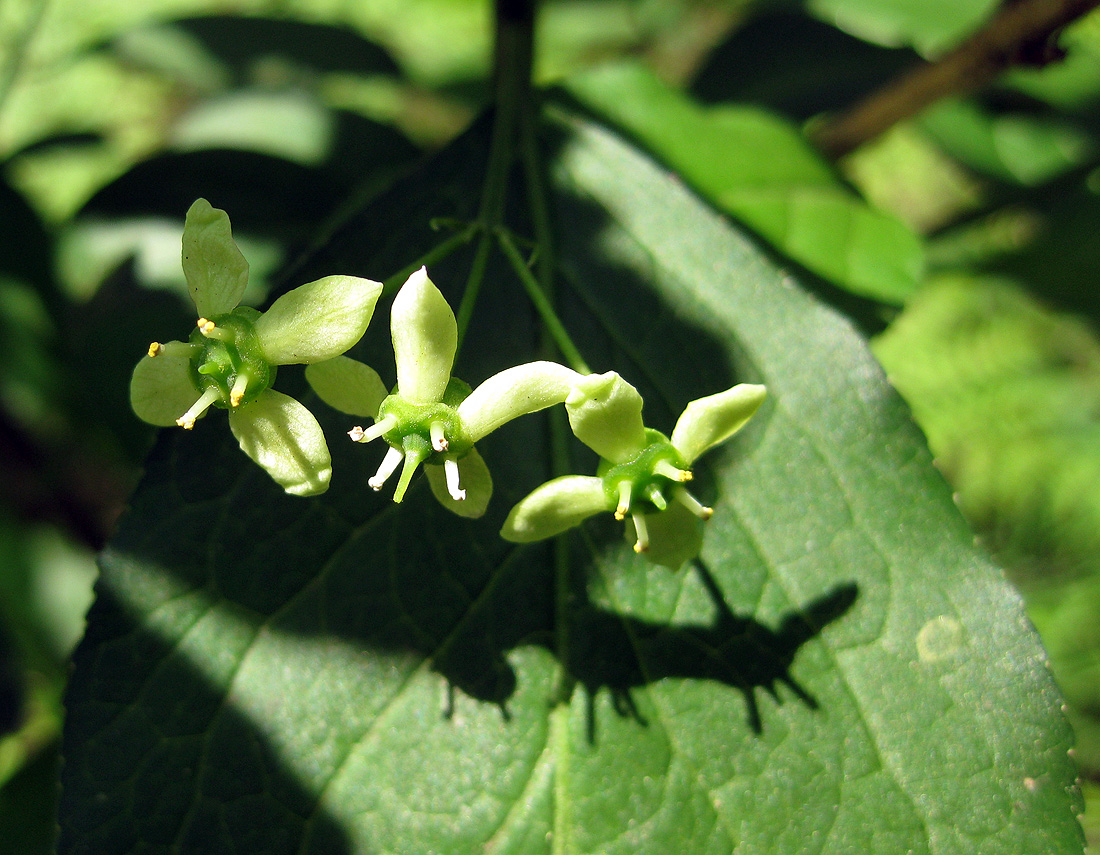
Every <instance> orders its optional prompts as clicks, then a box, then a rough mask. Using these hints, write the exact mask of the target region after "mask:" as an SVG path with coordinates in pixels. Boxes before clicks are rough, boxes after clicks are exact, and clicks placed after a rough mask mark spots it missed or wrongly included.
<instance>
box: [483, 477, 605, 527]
mask: <svg viewBox="0 0 1100 855" xmlns="http://www.w3.org/2000/svg"><path fill="white" fill-rule="evenodd" d="M614 507H615V503H614V502H611V503H610V504H609V503H608V500H607V496H606V494H605V493H604V489H603V480H602V479H601V478H596V477H594V476H592V475H563V476H562V477H560V478H555V479H553V480H552V481H547V482H546V483H545V484H543V485H541V486H539V487H536V488H535V489H534V490H532V491H531V492H530V493H528V494H527V496H525V497H524V498H523V499H520V501H519V502H517V503H516V505H515V507H513V508H512V510H511V511H510V512H509V513H508V518H507V519H506V520H505V521H504V526H503V527H502V528H501V530H500V536H501V537H503V538H504V539H505V540H509V541H511V542H512V543H532V542H534V541H536V540H545V539H546V538H548V537H553V536H554V535H556V534H561V533H562V532H563V531H566V530H568V529H571V528H573V527H574V526H577V525H580V524H581V523H582V522H584V521H585V520H586V519H588V518H589V517H590V516H592V515H593V514H598V513H600V512H602V511H610V510H612V509H613V508H614Z"/></svg>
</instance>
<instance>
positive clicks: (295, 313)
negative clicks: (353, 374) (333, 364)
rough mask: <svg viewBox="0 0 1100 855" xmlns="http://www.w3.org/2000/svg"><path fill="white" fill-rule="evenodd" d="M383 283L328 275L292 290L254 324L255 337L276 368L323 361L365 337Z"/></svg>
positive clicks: (355, 277)
mask: <svg viewBox="0 0 1100 855" xmlns="http://www.w3.org/2000/svg"><path fill="white" fill-rule="evenodd" d="M381 293H382V283H381V282H374V281H372V280H370V279H360V278H359V277H358V276H326V277H325V278H324V279H318V280H317V281H316V282H309V283H307V284H305V285H301V286H299V287H297V288H295V289H294V290H293V291H288V292H287V293H286V294H284V295H283V296H282V297H280V298H279V299H278V300H276V301H275V302H274V303H272V304H271V308H270V309H268V310H267V311H266V312H264V313H263V314H262V315H261V316H260V317H259V318H257V320H256V338H257V340H258V341H259V343H260V349H261V350H263V352H264V356H265V357H267V360H268V361H269V362H271V363H273V364H275V365H290V364H294V363H300V362H305V363H313V362H321V361H323V360H325V359H331V358H332V357H334V356H339V355H340V354H341V353H343V352H344V351H346V350H347V349H348V348H350V347H351V346H352V345H354V344H355V343H356V342H358V341H359V339H361V338H362V337H363V333H364V332H366V329H367V324H369V323H370V319H371V316H372V315H373V314H374V305H375V303H377V302H378V295H379V294H381Z"/></svg>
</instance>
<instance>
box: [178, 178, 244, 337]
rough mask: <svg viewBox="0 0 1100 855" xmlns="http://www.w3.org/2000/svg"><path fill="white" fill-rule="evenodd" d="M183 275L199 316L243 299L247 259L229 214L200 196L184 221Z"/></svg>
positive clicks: (218, 311) (220, 310) (216, 312)
mask: <svg viewBox="0 0 1100 855" xmlns="http://www.w3.org/2000/svg"><path fill="white" fill-rule="evenodd" d="M183 275H184V276H185V277H186V278H187V290H188V291H189V292H190V294H191V299H192V300H194V301H195V308H196V309H197V310H198V313H199V316H200V317H203V318H212V317H214V316H216V315H220V314H223V313H224V312H228V311H229V310H230V309H232V308H234V307H235V306H236V305H237V304H238V303H239V302H240V301H241V295H242V294H243V293H244V289H245V286H246V285H247V284H248V262H247V261H245V260H244V256H243V255H241V251H240V250H239V249H237V245H236V244H235V243H234V242H233V234H232V231H231V230H230V227H229V215H228V214H226V213H225V211H223V210H221V209H220V208H213V207H211V206H210V203H209V202H207V201H206V200H205V199H197V200H196V201H195V203H194V204H193V205H192V206H191V207H190V208H189V209H188V210H187V219H186V221H185V222H184V224H183Z"/></svg>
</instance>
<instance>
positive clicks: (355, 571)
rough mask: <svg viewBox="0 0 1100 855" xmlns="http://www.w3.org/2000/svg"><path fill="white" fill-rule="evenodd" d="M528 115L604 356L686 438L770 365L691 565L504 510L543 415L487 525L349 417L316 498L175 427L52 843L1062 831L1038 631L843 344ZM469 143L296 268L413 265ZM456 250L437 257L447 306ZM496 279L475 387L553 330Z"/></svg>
mask: <svg viewBox="0 0 1100 855" xmlns="http://www.w3.org/2000/svg"><path fill="white" fill-rule="evenodd" d="M546 130H547V134H546V138H545V140H544V142H545V144H546V146H547V151H548V157H549V159H550V164H549V165H550V173H551V187H550V196H551V199H552V202H553V210H554V214H555V220H554V228H555V230H556V239H557V240H556V245H557V250H558V259H559V271H560V273H561V278H560V281H559V289H558V299H559V308H560V311H561V314H562V318H563V321H564V323H565V325H566V327H567V328H568V329H569V330H570V332H571V333H572V334H573V336H574V337H575V339H576V340H577V341H578V342H579V343H580V345H581V349H582V351H583V352H584V355H585V357H586V359H587V360H588V361H589V362H590V364H592V365H593V366H595V367H599V368H604V369H608V368H613V369H614V370H617V371H619V372H620V373H622V374H623V375H624V376H625V377H627V378H628V379H629V380H631V381H632V382H634V383H636V384H637V385H638V387H639V389H640V391H641V392H642V393H643V395H644V397H645V400H646V408H645V415H646V419H647V422H648V423H649V424H651V425H652V426H653V427H655V428H656V429H658V430H663V431H666V432H667V431H669V430H671V428H672V422H673V420H674V418H675V416H676V415H677V414H679V413H680V412H681V411H682V409H683V407H684V406H685V405H686V404H687V402H688V401H690V400H694V399H696V398H699V397H702V396H703V395H705V394H709V393H713V392H716V391H720V390H722V389H725V388H728V387H729V386H731V385H733V383H734V382H740V381H745V382H754V383H764V384H766V385H767V387H768V399H767V401H765V403H764V405H763V406H762V408H761V410H760V412H758V413H757V415H756V416H755V417H754V418H753V420H752V421H751V422H750V423H749V424H748V426H747V427H746V428H745V430H743V431H742V432H741V433H740V434H738V436H737V437H735V438H734V439H733V440H732V441H731V442H729V443H727V444H726V445H724V446H722V448H721V449H717V450H715V451H714V452H712V453H711V454H709V455H708V456H707V457H705V458H704V459H703V461H701V463H700V465H699V466H698V467H697V469H696V482H695V484H694V485H693V491H694V490H698V493H699V495H700V497H701V498H703V499H705V500H706V501H708V503H710V504H712V505H713V506H714V507H715V515H714V518H713V519H712V520H711V521H710V522H709V523H708V524H707V529H706V533H705V540H704V548H703V552H702V559H701V561H699V562H697V563H694V564H691V565H689V566H688V568H686V569H685V570H684V571H682V572H679V573H671V572H669V571H668V570H665V569H663V568H660V567H653V566H652V565H649V564H647V563H645V561H644V560H642V559H641V558H640V557H638V556H636V555H634V553H633V552H632V550H631V548H630V546H629V544H627V543H626V542H625V541H624V539H623V536H622V526H621V524H617V523H615V521H614V520H613V519H611V518H610V515H606V518H604V517H603V516H599V517H594V518H593V519H592V520H590V521H588V522H586V523H585V524H584V526H583V527H582V528H581V529H578V530H574V532H573V533H572V534H571V535H570V536H569V537H568V538H566V539H563V541H562V542H561V543H556V544H555V543H551V544H532V545H521V546H515V545H512V544H507V543H505V542H504V541H502V540H501V539H500V538H499V537H498V536H497V534H496V533H497V531H498V530H499V528H500V525H501V522H502V520H503V518H504V516H505V514H506V513H507V510H508V508H509V507H510V505H511V504H512V503H513V502H515V501H516V500H518V499H519V498H520V497H521V496H523V495H525V494H526V493H527V492H528V491H530V490H531V489H532V488H533V487H534V486H536V485H537V484H538V483H540V482H542V481H544V480H546V479H547V477H549V475H550V474H551V473H550V463H549V461H550V448H549V444H548V442H547V435H548V429H549V430H563V429H564V428H563V426H562V425H561V424H560V422H561V421H562V420H561V419H560V418H558V419H557V427H553V425H554V424H555V422H554V419H553V418H547V417H545V416H541V415H535V416H528V417H524V418H523V419H520V420H517V421H514V422H511V423H509V424H508V425H506V426H504V427H502V428H501V429H500V430H497V431H495V432H494V433H493V434H491V435H490V436H488V437H486V438H485V440H483V441H482V442H481V443H479V446H478V447H479V451H480V452H481V453H482V454H483V455H484V457H485V460H486V463H487V464H488V466H489V468H490V470H491V471H492V474H493V480H494V482H495V484H496V489H495V492H494V496H493V500H492V502H491V503H490V505H489V509H488V511H487V513H486V515H485V517H483V518H482V519H480V520H466V519H462V518H459V517H457V516H455V515H453V514H451V513H449V512H448V511H446V510H445V509H443V508H441V507H439V505H438V503H436V502H435V500H434V498H432V497H431V496H430V495H429V492H430V491H429V490H428V489H427V488H426V485H425V479H423V478H419V479H417V480H416V481H414V484H413V487H412V489H410V491H409V494H408V495H407V496H406V497H405V501H404V502H403V503H402V504H401V505H395V504H393V503H392V502H390V501H388V498H387V497H386V495H385V494H384V493H373V492H372V491H369V490H367V489H365V488H364V480H365V478H366V477H367V475H369V474H370V472H372V471H373V469H374V468H375V467H376V466H377V463H378V460H379V459H380V456H381V450H378V449H372V448H371V447H370V446H361V445H357V444H355V443H350V442H347V443H338V444H335V445H334V447H333V450H332V451H333V469H334V475H333V478H332V485H331V489H330V490H329V491H328V492H327V493H326V494H325V495H324V496H323V497H319V498H317V499H310V500H302V499H292V498H288V497H286V496H284V495H283V494H282V492H281V491H280V490H279V489H278V488H277V487H276V485H274V484H273V483H272V482H271V481H270V479H268V478H267V476H266V475H265V474H264V473H263V472H261V471H259V470H257V469H255V468H254V467H251V466H250V465H247V462H246V461H245V460H244V458H243V456H242V455H240V453H239V452H237V451H235V450H233V449H230V448H229V446H230V445H231V440H229V439H228V437H227V436H226V435H225V432H224V430H223V431H221V432H218V431H214V430H211V429H209V428H208V426H206V425H204V424H202V423H200V424H198V425H197V426H196V429H195V431H194V432H192V433H189V434H188V433H184V432H183V431H171V432H162V436H161V442H160V444H159V445H158V447H157V449H156V450H155V451H154V453H153V455H152V456H151V458H150V460H149V463H148V470H147V474H146V476H145V479H144V481H143V483H142V485H141V487H140V488H139V490H138V492H137V493H136V495H135V496H134V498H133V502H132V507H131V510H130V511H129V512H128V514H127V515H126V517H125V518H124V520H123V521H122V522H121V524H120V529H119V532H118V534H117V536H116V537H115V538H114V540H113V541H112V543H111V545H110V547H109V548H108V549H107V550H106V551H105V553H104V554H103V558H102V571H103V575H102V579H101V582H100V585H99V589H98V590H99V597H98V600H97V602H96V604H95V606H94V607H93V609H92V611H91V614H90V616H89V630H88V634H87V636H86V638H85V639H84V641H83V643H82V645H81V647H80V648H79V650H78V652H77V654H76V657H75V670H74V673H73V677H72V681H71V683H70V688H69V692H68V697H67V711H68V712H67V718H66V725H65V726H66V733H65V746H64V753H65V763H64V768H63V793H62V807H61V828H62V830H61V841H60V848H59V851H60V853H61V855H71V854H72V853H77V852H104V851H111V852H117V853H136V852H147V851H157V850H161V851H172V852H177V853H209V852H218V851H239V852H265V853H266V852H271V853H283V852H286V853H326V854H327V855H332V853H335V855H342V853H377V852H400V853H420V852H446V853H454V855H462V853H483V852H486V851H492V852H495V853H523V855H530V853H551V852H554V853H565V852H568V853H596V852H598V853H601V855H617V853H631V855H651V853H654V854H655V853H661V855H664V853H669V852H684V853H732V852H734V851H739V852H753V853H757V852H759V853H768V852H784V853H790V852H799V853H858V855H863V853H868V852H872V853H878V852H883V853H887V852H889V853H892V852H913V853H943V855H947V853H958V852H978V853H1019V852H1043V853H1071V852H1072V853H1079V852H1080V851H1081V841H1082V837H1081V832H1080V829H1079V827H1078V826H1077V822H1076V819H1075V814H1076V811H1077V810H1078V809H1079V799H1078V797H1077V795H1076V793H1075V791H1074V789H1073V780H1074V770H1073V767H1072V764H1071V762H1070V760H1069V758H1068V757H1067V754H1066V751H1067V749H1068V747H1069V739H1070V736H1069V731H1068V728H1067V726H1066V724H1065V722H1064V721H1063V720H1062V719H1061V717H1060V713H1059V704H1060V698H1059V696H1058V694H1057V692H1056V690H1055V688H1054V686H1053V683H1052V681H1051V678H1050V674H1049V672H1048V671H1047V669H1046V667H1045V665H1044V655H1043V652H1042V650H1041V648H1040V647H1039V644H1038V641H1037V639H1036V636H1035V635H1034V633H1033V631H1032V630H1031V629H1030V626H1029V625H1028V623H1027V621H1026V620H1025V619H1024V617H1023V614H1022V611H1021V608H1020V603H1019V599H1018V597H1017V596H1016V594H1015V593H1014V592H1013V591H1012V590H1011V589H1010V588H1009V587H1008V586H1007V585H1006V583H1005V582H1004V581H1003V579H1002V577H1001V575H1000V573H999V572H998V571H997V569H996V568H995V567H993V566H992V565H991V564H990V563H989V561H988V560H987V559H986V557H985V556H984V555H983V554H982V553H981V552H980V551H978V550H977V549H976V548H975V547H974V545H973V543H972V536H971V534H970V532H969V530H968V529H967V528H966V526H965V525H964V524H963V522H962V520H961V518H960V516H959V514H958V512H957V510H956V509H955V507H954V505H953V503H952V501H951V497H950V494H949V491H948V489H947V487H946V486H945V484H944V483H943V481H942V480H941V478H940V477H939V475H938V474H937V473H936V472H935V470H934V469H933V468H932V466H931V462H930V459H929V454H928V452H927V450H926V448H925V446H924V444H923V441H922V439H921V437H920V434H919V433H918V431H917V430H916V429H915V428H914V427H913V425H912V424H911V423H910V422H909V420H908V416H907V414H906V411H905V408H904V406H903V405H902V404H901V402H900V401H899V399H898V398H897V396H896V395H895V394H894V393H893V392H892V391H891V389H890V388H889V386H888V384H887V383H886V381H885V378H884V376H883V374H882V372H881V370H880V369H879V368H878V366H877V364H876V363H875V362H874V360H873V359H872V357H871V356H870V354H869V352H868V351H867V348H866V346H865V344H864V342H863V341H862V339H861V338H860V336H859V335H858V334H857V333H856V332H855V331H854V330H853V328H852V327H851V326H850V325H849V324H848V323H846V322H845V321H843V320H842V319H840V318H839V317H838V316H837V315H835V314H834V313H833V312H832V311H831V310H829V309H827V308H825V307H823V306H822V305H820V304H819V303H817V302H816V301H815V300H814V299H813V298H811V297H809V296H808V295H807V294H806V293H804V292H803V291H802V290H801V289H800V288H799V287H798V286H797V285H796V284H795V283H794V282H793V281H792V280H791V278H790V277H789V276H787V275H785V274H783V273H782V272H781V271H780V270H779V269H777V268H776V267H775V266H774V265H773V264H772V263H771V262H770V261H769V260H767V259H766V258H765V257H764V256H762V255H761V254H760V253H759V252H758V251H757V250H755V249H754V248H753V246H752V244H751V242H750V241H748V240H747V239H745V238H744V237H743V236H742V235H741V234H739V233H738V232H737V231H736V230H735V229H734V228H732V227H731V226H730V224H729V223H728V222H727V221H726V220H725V219H724V218H722V217H720V216H717V215H716V214H714V213H713V212H712V211H711V210H710V209H709V208H707V207H706V206H705V205H703V204H701V203H700V202H699V201H698V199H697V198H696V197H695V196H693V195H692V194H690V193H688V192H686V191H685V190H684V188H683V187H682V185H681V184H679V183H678V182H677V181H676V180H674V179H672V178H670V177H669V176H668V175H667V173H666V172H664V171H663V170H662V169H660V168H659V167H657V166H656V165H655V164H654V163H652V162H651V161H650V160H648V159H647V158H646V157H644V156H643V155H641V154H640V153H639V152H638V151H637V150H635V149H634V148H632V147H631V146H630V145H628V144H627V143H625V142H624V141H623V140H621V139H620V138H618V137H616V136H615V135H613V134H612V133H610V132H608V131H607V130H604V129H602V128H601V127H598V126H595V125H592V124H590V123H588V122H586V121H585V120H583V119H580V118H577V117H575V116H573V115H571V114H568V113H563V114H561V115H559V117H558V118H557V119H556V120H555V122H554V123H553V125H552V126H550V127H548V128H547V129H546ZM486 151H487V143H486V139H485V125H479V126H477V127H476V128H475V129H474V131H472V132H471V133H470V134H468V135H466V136H465V137H463V138H461V139H459V140H458V141H457V142H456V143H455V144H453V146H452V147H451V148H450V149H449V150H448V151H445V152H443V153H442V154H441V155H439V156H438V157H437V158H436V159H435V160H434V161H433V162H432V163H430V164H429V165H428V166H427V167H426V168H425V171H423V172H422V173H420V174H419V175H417V176H414V177H412V178H410V179H409V180H408V181H406V182H404V183H402V184H400V185H398V186H397V187H395V188H394V189H393V191H392V192H390V193H387V194H384V195H383V196H381V197H379V199H378V200H376V202H375V203H373V204H372V205H371V206H370V208H368V209H367V210H364V211H362V212H360V213H358V214H356V215H354V216H352V217H351V218H350V219H349V220H348V221H347V222H346V223H345V224H344V226H342V227H341V228H338V229H337V230H335V232H334V233H333V234H334V237H333V240H332V242H331V243H329V244H328V245H326V246H325V247H323V248H322V249H321V250H320V252H319V254H318V255H317V256H316V257H315V258H314V259H313V261H311V262H309V263H307V264H306V265H305V268H306V269H305V270H302V271H300V273H301V274H302V278H305V277H308V276H319V275H322V274H323V273H324V271H325V270H326V269H347V270H355V271H357V272H361V273H362V274H363V275H373V276H376V277H377V278H379V279H382V278H384V277H387V276H389V275H390V274H392V273H393V272H394V271H397V270H400V269H402V268H404V267H406V266H407V265H409V264H410V263H412V262H414V261H415V260H416V259H417V257H418V256H419V255H420V254H421V253H422V252H424V251H425V250H426V249H428V248H430V247H431V246H433V245H434V243H435V242H437V241H438V240H439V239H440V238H439V236H438V235H433V233H432V232H431V231H430V229H429V227H428V222H429V219H430V218H431V217H434V216H440V215H442V213H443V212H447V213H449V214H450V215H451V216H457V217H469V216H472V215H473V209H474V208H475V206H476V204H477V190H478V188H479V187H480V186H481V180H482V176H481V175H480V172H479V167H480V165H481V164H483V163H484V162H485V154H486ZM380 223H381V224H387V226H388V227H389V228H388V230H387V229H383V228H380V227H379V224H380ZM384 232H385V233H384ZM471 257H472V256H471V255H469V254H467V255H459V256H453V257H451V258H449V259H447V260H446V261H442V262H439V263H436V264H434V265H433V269H432V278H433V281H435V282H436V283H437V284H438V285H439V286H440V288H441V290H442V291H443V293H444V295H445V296H446V297H447V299H448V301H449V302H450V303H451V304H452V305H454V304H455V303H456V301H457V299H458V297H459V294H460V289H461V286H462V283H464V282H465V279H466V276H467V274H468V271H469V263H470V260H471ZM506 271H507V268H506V267H505V266H503V265H502V264H501V263H500V262H499V259H497V260H494V261H493V262H492V263H491V264H490V268H489V274H488V277H487V279H486V282H487V283H491V285H489V284H487V286H486V287H487V289H488V290H487V291H486V294H485V295H483V297H484V298H483V299H482V301H481V303H480V304H479V306H478V308H477V311H475V313H474V315H473V319H472V322H471V326H470V328H469V331H468V334H467V337H466V339H465V343H464V345H463V350H462V352H461V354H460V358H459V361H458V365H457V366H456V372H457V373H458V374H459V375H460V376H462V377H464V378H467V379H469V380H471V381H473V382H474V383H476V382H477V381H478V380H479V379H481V378H484V377H487V376H490V375H491V374H493V373H495V372H496V371H498V370H500V369H501V368H502V367H504V366H505V365H507V364H514V363H516V362H521V361H526V360H529V359H531V358H532V357H533V355H534V351H535V347H536V345H535V344H534V343H535V342H537V341H538V335H537V327H536V324H535V322H534V316H533V313H532V311H531V310H530V307H529V306H528V305H527V303H526V297H525V295H524V293H523V291H522V290H521V289H520V288H519V286H518V283H516V282H515V280H514V279H513V278H509V276H508V275H507V273H506ZM490 295H491V298H490ZM388 347H389V344H388V342H387V341H385V336H371V335H369V334H368V335H367V336H366V337H365V338H364V341H363V342H361V344H360V345H359V346H357V348H356V352H355V354H353V355H354V356H355V357H356V358H362V359H364V360H365V361H368V362H370V363H371V364H375V365H383V364H387V363H386V362H385V359H384V356H383V355H384V353H385V350H386V349H388ZM280 380H282V375H280ZM306 403H307V404H308V403H310V402H309V400H307V401H306ZM556 415H557V416H558V417H560V415H561V414H560V412H559V413H557V414H556ZM323 417H324V419H325V422H324V427H325V429H326V431H328V432H329V434H330V435H331V436H336V435H337V432H338V431H339V430H342V429H346V422H347V419H346V417H344V418H340V417H337V416H336V415H335V414H332V413H325V414H323ZM208 421H212V420H208ZM575 451H576V458H577V461H578V469H580V470H581V471H583V467H584V466H586V465H589V463H590V462H591V454H590V453H588V452H586V451H585V450H584V449H583V448H581V447H580V446H579V444H578V445H577V447H576V449H575ZM231 452H232V453H231Z"/></svg>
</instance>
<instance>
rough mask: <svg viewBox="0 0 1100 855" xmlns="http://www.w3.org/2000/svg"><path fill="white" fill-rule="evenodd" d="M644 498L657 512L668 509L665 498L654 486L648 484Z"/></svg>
mask: <svg viewBox="0 0 1100 855" xmlns="http://www.w3.org/2000/svg"><path fill="white" fill-rule="evenodd" d="M645 496H646V498H647V499H649V501H651V502H653V504H654V505H655V506H656V507H657V510H659V511H663V510H664V509H665V508H667V507H668V502H667V501H665V497H664V496H663V495H662V494H661V490H660V488H659V487H658V486H657V485H656V484H650V485H649V486H648V487H646V490H645Z"/></svg>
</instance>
